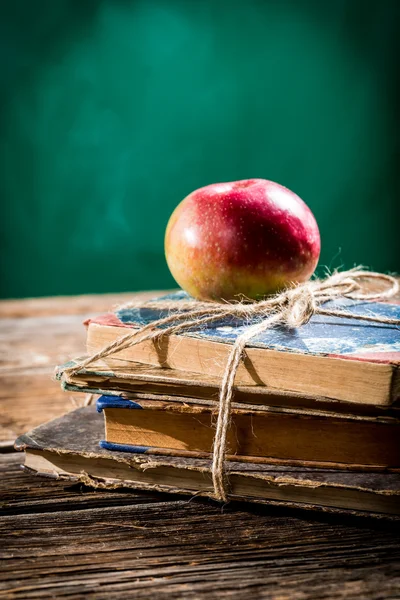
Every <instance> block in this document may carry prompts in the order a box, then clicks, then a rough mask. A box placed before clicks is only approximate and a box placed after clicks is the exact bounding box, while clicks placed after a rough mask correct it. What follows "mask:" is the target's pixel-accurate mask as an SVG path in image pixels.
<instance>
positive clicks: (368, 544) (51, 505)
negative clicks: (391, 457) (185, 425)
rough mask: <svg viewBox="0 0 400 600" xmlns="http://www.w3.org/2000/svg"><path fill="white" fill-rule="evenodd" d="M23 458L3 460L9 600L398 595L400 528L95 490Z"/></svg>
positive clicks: (4, 577) (1, 534)
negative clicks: (41, 471)
mask: <svg viewBox="0 0 400 600" xmlns="http://www.w3.org/2000/svg"><path fill="white" fill-rule="evenodd" d="M19 461H20V456H19V455H17V456H16V455H15V454H8V455H3V456H2V457H0V474H1V483H0V486H1V488H0V489H1V495H2V498H3V502H2V506H1V513H0V514H1V516H0V548H1V550H0V558H1V560H2V566H3V568H2V574H1V575H0V598H2V597H7V598H15V599H19V598H46V597H47V598H48V597H52V598H64V597H68V598H82V597H83V595H85V594H88V595H89V597H94V598H96V599H103V598H104V599H106V598H111V599H113V598H115V599H117V598H118V599H121V600H122V599H125V598H130V597H134V598H135V599H136V598H139V599H141V598H165V597H167V598H188V599H196V600H197V599H201V598H238V599H242V598H244V597H245V595H249V597H251V598H273V599H275V600H293V599H294V600H306V599H308V598H310V599H311V598H312V599H321V600H322V599H330V600H335V599H339V598H354V599H355V598H357V599H361V598H368V599H371V600H378V599H384V598H385V599H390V598H393V599H394V598H398V597H399V595H398V592H399V589H400V532H399V531H398V529H397V530H396V529H395V528H394V527H393V524H391V525H389V524H385V523H383V522H376V521H369V520H364V519H359V520H356V519H352V520H350V519H339V518H337V517H332V516H331V517H328V516H326V515H325V516H320V517H316V516H314V517H312V518H310V516H309V515H308V516H307V518H305V517H304V514H302V513H296V514H294V513H285V512H284V511H282V510H278V509H276V508H275V509H274V508H272V507H271V508H268V507H267V508H261V507H254V506H253V507H250V506H247V505H240V504H232V505H230V506H228V507H225V508H224V509H221V507H220V506H218V505H216V504H215V503H212V502H206V501H198V500H192V501H190V502H188V500H187V499H183V498H180V497H172V498H171V497H167V496H163V495H160V494H147V493H138V492H137V493H123V492H101V491H97V492H94V491H91V490H89V489H87V488H80V487H77V486H65V483H64V484H63V483H61V482H57V481H53V480H45V479H40V480H39V479H38V478H37V477H34V476H32V475H27V474H24V473H22V472H21V471H20V469H19V467H18V464H19ZM300 517H302V518H300Z"/></svg>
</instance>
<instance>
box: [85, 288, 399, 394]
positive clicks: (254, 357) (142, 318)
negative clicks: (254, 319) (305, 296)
mask: <svg viewBox="0 0 400 600" xmlns="http://www.w3.org/2000/svg"><path fill="white" fill-rule="evenodd" d="M167 298H168V299H173V300H176V301H179V300H180V299H186V298H187V296H186V294H185V293H184V292H177V293H176V294H174V295H172V296H168V297H167ZM324 307H325V308H331V309H337V310H342V311H347V312H351V313H353V314H357V315H369V316H370V315H378V316H384V317H389V318H394V319H400V306H399V305H396V304H388V303H382V302H365V301H363V302H361V301H355V300H349V299H339V300H335V301H331V302H327V303H326V304H325V305H324ZM166 314H167V313H166V311H162V310H159V311H158V310H154V308H151V309H150V308H146V307H142V308H125V309H124V308H122V309H120V310H117V312H116V313H110V314H107V315H103V316H102V317H98V318H96V319H92V320H89V321H88V322H87V326H88V335H87V350H88V353H89V354H92V353H94V352H97V351H99V350H100V349H101V348H103V347H104V346H106V345H107V344H109V343H111V342H113V341H114V340H115V339H117V338H118V337H121V336H122V335H125V334H126V330H127V328H134V329H138V328H139V327H141V326H143V325H146V324H148V323H151V322H153V321H155V320H157V319H158V318H161V317H164V316H166ZM251 324H252V323H249V322H240V321H233V320H232V319H229V320H226V321H224V322H219V323H218V322H217V323H214V324H212V325H204V326H202V327H201V328H200V329H197V330H194V331H190V332H187V333H184V334H180V335H176V336H170V337H169V338H168V339H164V338H162V339H161V340H159V341H157V342H156V343H153V342H151V341H147V342H143V343H141V344H139V345H137V346H133V347H128V348H126V349H124V350H122V351H120V352H118V353H117V354H115V355H114V356H113V359H119V360H121V361H137V362H141V363H146V364H153V365H158V366H161V367H167V368H173V369H178V370H183V371H187V372H195V373H202V374H207V375H211V376H215V377H221V376H222V374H223V371H224V366H225V364H226V359H227V356H228V354H229V351H230V346H231V345H232V343H233V342H234V341H235V339H236V338H237V336H238V335H240V334H241V333H243V332H244V331H245V330H246V327H248V326H249V325H251ZM105 360H106V362H107V359H105ZM399 365H400V333H399V330H398V328H397V327H396V326H394V325H387V324H381V323H374V322H366V321H361V320H359V319H350V318H345V317H341V318H338V317H329V316H322V315H314V316H313V317H312V318H311V320H310V322H309V323H307V324H306V325H303V326H302V327H300V328H298V329H295V330H288V329H285V328H284V327H274V328H272V329H269V330H267V331H265V332H264V333H262V334H260V335H258V336H257V337H255V338H254V339H252V340H250V342H249V344H248V347H246V356H245V359H244V361H243V364H241V365H239V369H238V372H237V376H236V382H237V384H240V385H253V386H254V385H261V386H266V387H269V388H270V389H271V390H286V391H293V392H296V393H301V394H305V395H309V396H324V397H327V398H332V399H335V400H341V401H346V402H356V403H361V404H362V403H364V404H375V405H389V404H391V403H393V402H394V401H395V400H396V399H397V398H398V397H399V390H400V375H399V373H400V371H399Z"/></svg>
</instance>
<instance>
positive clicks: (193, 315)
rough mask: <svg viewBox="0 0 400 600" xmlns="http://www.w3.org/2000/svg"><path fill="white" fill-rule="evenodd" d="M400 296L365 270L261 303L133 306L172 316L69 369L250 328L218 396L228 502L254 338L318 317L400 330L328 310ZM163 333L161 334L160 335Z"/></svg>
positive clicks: (218, 448)
mask: <svg viewBox="0 0 400 600" xmlns="http://www.w3.org/2000/svg"><path fill="white" fill-rule="evenodd" d="M377 282H380V283H383V284H384V289H382V291H380V292H377V291H375V292H371V291H368V290H370V289H371V288H373V286H374V284H375V283H377ZM398 291H399V284H398V282H397V281H396V279H395V278H394V277H391V276H390V275H384V274H382V273H373V272H369V271H365V270H363V269H361V268H360V267H356V268H354V269H350V270H349V271H343V272H337V271H336V272H334V273H333V274H332V275H330V276H328V277H327V278H326V279H323V280H321V279H315V280H313V281H309V282H307V283H303V284H300V285H296V286H292V287H289V288H288V289H286V290H284V291H283V292H281V293H278V294H276V295H274V296H270V297H267V298H265V299H264V300H261V301H256V302H254V301H251V302H250V301H240V302H235V303H217V302H200V301H197V300H188V301H182V300H178V301H174V300H165V301H163V300H156V301H145V302H128V303H127V304H124V305H122V306H119V307H118V309H123V308H144V307H146V308H151V309H154V310H167V311H169V314H168V316H166V317H164V318H160V319H158V320H156V321H153V322H152V323H149V324H148V325H146V326H144V327H142V328H140V329H139V330H134V331H132V332H130V333H128V334H126V335H124V336H122V337H120V338H118V339H117V340H115V341H114V342H112V343H111V344H109V345H107V346H106V347H105V348H103V349H102V350H100V351H99V352H97V353H96V354H93V355H92V356H90V357H89V358H87V359H86V360H84V361H82V362H81V363H79V364H77V365H74V366H73V367H70V368H69V369H66V371H68V372H69V373H70V374H74V373H77V372H78V371H80V370H81V369H83V368H85V367H87V366H88V365H90V364H91V363H93V362H95V361H96V360H100V359H102V358H106V357H107V356H110V355H112V354H115V353H116V352H119V351H121V350H124V349H126V348H129V347H131V346H135V345H137V344H140V343H141V342H144V341H145V340H150V339H151V340H154V341H155V340H157V339H160V338H161V337H163V336H167V335H172V334H180V333H185V332H189V331H194V330H196V329H197V330H198V329H199V328H202V327H203V326H204V325H206V324H210V323H212V322H215V321H220V320H221V319H224V318H232V317H233V318H236V319H241V320H245V321H248V322H250V323H251V324H250V325H249V326H248V327H247V328H246V329H245V331H244V332H243V333H241V334H240V335H239V336H238V337H237V338H236V341H235V343H234V344H233V346H232V349H231V352H230V354H229V357H228V360H227V363H226V365H225V370H224V374H223V377H222V381H221V387H220V393H219V408H218V417H217V423H216V430H215V437H214V445H213V456H212V466H211V474H212V481H213V485H214V495H215V498H216V499H217V500H220V501H223V502H227V501H228V496H229V493H228V489H229V485H228V480H227V475H226V466H225V456H226V453H227V434H228V430H229V425H230V416H231V402H232V396H233V388H234V381H235V376H236V372H237V369H238V366H239V364H240V361H241V360H242V359H243V355H244V352H245V347H246V345H247V343H248V342H249V341H250V340H251V339H252V338H254V337H255V336H257V335H259V334H261V333H263V332H264V331H266V330H267V329H270V328H271V327H273V326H276V325H279V326H283V327H288V328H289V329H294V328H297V327H301V326H302V325H304V324H305V323H308V321H309V320H310V319H311V317H312V316H313V315H326V316H329V317H345V318H349V319H358V320H362V321H371V322H374V323H384V324H388V325H400V320H398V319H390V318H386V317H381V316H379V315H357V314H354V313H352V312H348V311H345V310H336V309H329V308H324V304H325V303H326V302H327V301H329V300H334V299H337V298H350V299H352V300H360V301H362V300H386V299H388V298H391V297H392V296H394V295H395V294H396V293H397V292H398ZM160 327H162V329H160Z"/></svg>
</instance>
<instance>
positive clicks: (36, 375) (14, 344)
mask: <svg viewBox="0 0 400 600" xmlns="http://www.w3.org/2000/svg"><path fill="white" fill-rule="evenodd" d="M161 293H162V292H156V291H155V292H142V293H138V294H122V295H121V294H105V295H103V296H77V297H59V298H35V299H28V300H7V301H2V302H0V317H2V318H0V402H1V406H2V410H1V411H0V451H4V450H9V449H10V448H11V447H12V444H13V441H14V440H15V438H16V437H17V436H18V435H20V434H21V433H23V432H25V431H27V430H28V429H32V428H33V427H36V425H39V424H40V423H42V422H44V421H48V420H50V419H52V418H56V417H58V416H60V415H62V414H64V413H65V412H67V411H69V410H73V409H74V408H76V407H77V406H81V405H82V404H83V403H84V402H85V396H84V395H82V394H71V393H65V392H62V391H61V389H60V385H59V383H58V382H55V381H54V380H53V379H52V377H53V373H54V367H55V366H56V365H57V364H61V363H64V362H66V361H68V360H69V359H70V358H72V357H73V356H78V355H81V354H84V352H85V338H86V332H85V329H84V327H83V325H82V323H83V321H84V320H85V319H86V318H88V317H89V316H94V315H95V314H98V313H100V312H104V311H106V310H109V309H110V308H111V307H112V306H114V305H116V304H120V303H122V302H125V301H127V300H132V299H136V300H139V299H140V300H142V299H146V298H149V297H154V296H155V295H159V294H161Z"/></svg>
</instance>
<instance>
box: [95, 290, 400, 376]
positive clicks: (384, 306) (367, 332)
mask: <svg viewBox="0 0 400 600" xmlns="http://www.w3.org/2000/svg"><path fill="white" fill-rule="evenodd" d="M188 298H189V297H188V295H187V294H186V293H185V292H183V291H179V292H176V293H174V294H170V295H168V296H162V298H160V300H174V301H181V300H187V299H188ZM324 308H327V309H337V310H342V311H347V312H352V313H354V314H357V315H369V316H371V315H378V316H380V317H388V318H391V319H400V304H389V303H383V302H366V301H356V300H349V299H340V300H334V301H330V302H327V303H325V305H324ZM168 314H169V313H168V312H167V311H165V310H155V309H154V308H147V307H145V306H144V307H141V308H122V309H120V310H117V312H116V313H109V314H107V315H103V316H101V317H98V318H96V319H93V320H91V321H90V323H97V324H102V325H111V326H114V327H115V326H120V327H140V326H143V325H147V324H148V323H151V322H153V321H156V320H157V319H160V318H163V317H165V316H168ZM252 324H254V321H252V322H240V321H234V320H232V319H230V320H225V321H223V322H214V323H212V324H208V325H203V326H202V327H201V328H199V329H196V330H192V331H190V332H186V333H184V334H181V335H184V336H191V337H197V338H201V339H207V340H210V341H213V342H220V343H225V344H232V343H233V342H234V341H235V339H236V338H237V336H238V335H240V334H241V333H243V331H245V329H246V328H247V327H248V326H249V325H252ZM248 347H250V348H251V347H254V348H268V349H273V350H278V351H282V352H295V353H300V354H311V355H316V356H318V355H319V356H332V357H343V358H349V359H351V358H352V359H355V360H357V359H358V360H367V361H369V362H381V363H388V364H396V365H397V364H399V363H400V330H399V327H397V326H395V325H386V324H382V323H373V322H370V321H362V320H359V319H349V318H338V317H328V316H322V315H314V316H313V317H312V318H311V320H310V321H309V323H307V324H306V325H303V326H302V327H300V328H298V329H291V330H289V329H287V328H284V327H274V328H271V329H268V330H267V331H265V332H264V333H262V334H260V335H258V336H257V337H254V338H253V339H251V340H250V342H249V343H248Z"/></svg>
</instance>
